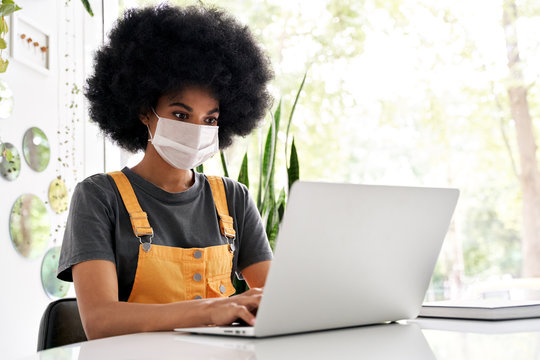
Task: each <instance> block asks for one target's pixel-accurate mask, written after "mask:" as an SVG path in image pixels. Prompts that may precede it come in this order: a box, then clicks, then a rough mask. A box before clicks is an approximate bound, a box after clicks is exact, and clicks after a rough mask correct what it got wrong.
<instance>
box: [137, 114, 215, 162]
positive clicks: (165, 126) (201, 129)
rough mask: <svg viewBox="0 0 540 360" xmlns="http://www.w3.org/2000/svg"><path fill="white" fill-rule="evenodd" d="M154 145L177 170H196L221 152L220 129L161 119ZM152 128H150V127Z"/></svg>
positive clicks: (153, 141) (151, 137) (152, 140)
mask: <svg viewBox="0 0 540 360" xmlns="http://www.w3.org/2000/svg"><path fill="white" fill-rule="evenodd" d="M152 111H153V112H154V114H155V115H156V116H157V118H158V122H157V126H156V133H155V134H154V136H152V133H151V132H150V127H148V133H149V134H150V139H149V140H148V141H150V142H151V143H152V144H153V145H154V148H155V149H156V151H157V152H158V154H159V155H160V156H161V157H162V158H163V160H165V161H166V162H168V163H169V164H170V165H171V166H173V167H175V168H177V169H185V170H189V169H193V168H195V167H197V166H199V165H201V164H202V163H203V162H205V161H206V160H208V159H209V158H211V157H212V156H213V155H214V154H215V153H217V152H218V151H219V140H218V129H219V127H218V126H210V125H195V124H191V123H187V122H184V121H180V120H172V119H167V118H162V117H159V115H158V114H156V112H155V111H154V109H152ZM147 126H148V125H147Z"/></svg>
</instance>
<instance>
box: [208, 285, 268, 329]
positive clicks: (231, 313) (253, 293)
mask: <svg viewBox="0 0 540 360" xmlns="http://www.w3.org/2000/svg"><path fill="white" fill-rule="evenodd" d="M261 298H262V289H259V288H253V289H251V290H248V291H246V292H245V293H242V294H240V295H236V296H232V297H230V298H226V299H217V300H216V301H214V302H213V303H212V304H211V305H210V321H211V323H212V324H215V325H218V326H219V325H229V324H231V323H233V322H240V321H243V322H245V324H246V325H248V326H253V325H255V314H256V312H257V309H258V308H259V304H260V302H261Z"/></svg>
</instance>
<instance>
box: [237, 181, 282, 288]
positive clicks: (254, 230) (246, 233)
mask: <svg viewBox="0 0 540 360" xmlns="http://www.w3.org/2000/svg"><path fill="white" fill-rule="evenodd" d="M237 185H238V187H239V193H240V194H241V195H242V201H243V210H244V213H243V221H242V223H241V224H239V225H241V228H240V229H239V231H240V233H241V237H242V238H241V243H240V249H239V252H238V264H237V276H238V277H239V278H242V276H241V272H242V271H243V270H244V269H245V268H247V267H248V266H250V265H253V264H256V263H258V262H261V261H265V260H272V257H273V254H272V249H271V248H270V244H269V243H268V238H267V236H266V231H265V229H264V225H263V223H262V219H261V216H260V214H259V211H258V210H257V206H256V205H255V202H254V201H253V198H252V197H251V196H250V194H249V190H248V189H247V188H246V187H245V185H242V184H240V183H238V184H237Z"/></svg>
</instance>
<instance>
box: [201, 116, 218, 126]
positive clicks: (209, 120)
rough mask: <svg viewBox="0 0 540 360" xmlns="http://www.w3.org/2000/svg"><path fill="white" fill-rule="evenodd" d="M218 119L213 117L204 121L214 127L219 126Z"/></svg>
mask: <svg viewBox="0 0 540 360" xmlns="http://www.w3.org/2000/svg"><path fill="white" fill-rule="evenodd" d="M217 121H218V120H217V118H215V117H213V118H208V119H204V122H205V123H207V124H208V125H214V124H217Z"/></svg>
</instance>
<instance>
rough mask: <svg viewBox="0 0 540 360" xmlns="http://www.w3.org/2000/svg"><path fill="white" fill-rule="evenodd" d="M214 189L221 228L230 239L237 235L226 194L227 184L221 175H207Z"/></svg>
mask: <svg viewBox="0 0 540 360" xmlns="http://www.w3.org/2000/svg"><path fill="white" fill-rule="evenodd" d="M206 178H207V179H208V182H209V183H210V188H211V189H212V196H213V197H214V203H215V204H216V210H217V213H218V216H219V228H220V230H221V234H223V236H226V237H227V238H229V239H234V238H235V237H236V231H235V230H234V222H233V218H232V217H231V216H229V207H228V206H227V195H226V194H225V186H224V185H223V179H222V178H221V176H208V175H207V176H206Z"/></svg>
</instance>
